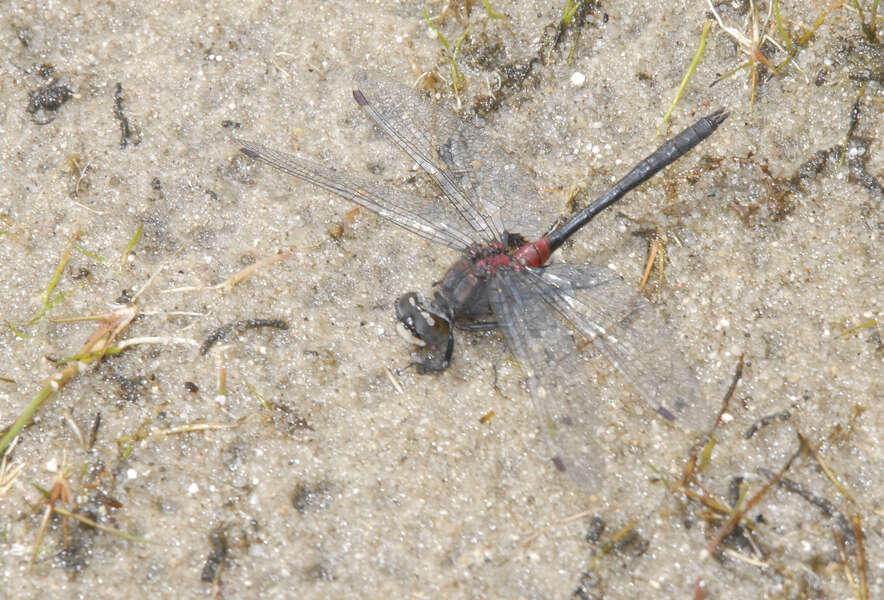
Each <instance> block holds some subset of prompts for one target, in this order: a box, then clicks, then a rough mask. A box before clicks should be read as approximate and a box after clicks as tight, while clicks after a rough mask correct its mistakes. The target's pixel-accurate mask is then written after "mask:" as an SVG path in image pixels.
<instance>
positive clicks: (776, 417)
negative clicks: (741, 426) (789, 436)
mask: <svg viewBox="0 0 884 600" xmlns="http://www.w3.org/2000/svg"><path fill="white" fill-rule="evenodd" d="M790 417H791V415H790V414H789V411H787V410H784V411H782V412H778V413H774V414H772V415H767V416H765V417H761V418H760V419H758V420H757V421H755V422H754V423H753V424H752V427H750V428H749V429H747V430H746V433H744V434H743V437H744V438H746V439H747V440H748V439H749V438H751V437H752V436H753V435H755V434H756V433H758V431H759V430H760V429H763V428H765V427H767V426H768V425H770V424H771V423H773V422H774V421H788V420H789V418H790Z"/></svg>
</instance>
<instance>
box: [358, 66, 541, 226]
mask: <svg viewBox="0 0 884 600" xmlns="http://www.w3.org/2000/svg"><path fill="white" fill-rule="evenodd" d="M354 83H355V86H356V88H357V90H356V91H358V92H359V93H361V94H362V96H364V98H365V100H366V102H367V104H366V105H364V106H363V109H365V110H366V112H367V113H368V115H369V116H370V117H371V118H372V119H373V120H374V122H375V123H376V124H377V125H378V127H380V129H381V130H383V131H384V132H385V133H386V134H387V135H389V136H390V137H391V138H392V139H393V140H394V141H395V142H396V144H398V145H399V147H400V148H402V149H403V150H404V151H405V152H406V153H408V155H409V156H411V157H412V158H413V159H414V160H415V161H416V162H417V163H418V164H419V165H420V166H421V167H422V168H423V169H424V170H425V171H426V172H427V173H428V174H429V175H430V176H431V177H432V178H433V179H434V180H435V181H436V182H437V183H438V184H439V186H440V187H441V188H442V190H443V192H444V193H445V196H446V197H447V198H448V200H449V201H450V202H451V204H452V206H453V207H454V208H455V210H456V211H457V212H458V214H460V216H461V217H462V218H463V219H464V220H465V221H466V222H467V223H469V225H470V227H472V228H473V230H474V231H476V232H477V234H478V235H479V236H481V239H478V240H476V241H491V239H501V234H502V233H503V232H504V231H508V232H510V233H520V234H522V235H523V236H525V237H526V238H529V239H537V238H538V237H540V235H541V234H542V233H543V232H544V231H545V230H544V229H543V226H544V225H545V224H546V223H544V222H543V220H542V218H541V215H538V214H537V213H538V211H537V208H538V207H540V206H542V203H541V202H540V199H539V197H538V195H537V190H536V188H535V187H534V183H533V181H532V177H531V175H530V174H529V172H528V170H527V169H526V168H525V167H524V166H523V165H521V164H520V163H519V161H517V160H516V159H515V158H513V157H512V156H511V155H510V154H509V153H507V152H506V151H504V150H502V149H501V148H500V147H499V146H498V145H497V144H496V143H494V142H493V141H492V140H491V139H489V136H487V135H486V133H485V131H484V130H482V129H480V128H478V127H476V126H474V125H471V124H469V123H466V122H465V121H463V120H461V119H460V118H458V117H457V116H456V115H454V114H452V113H451V112H449V111H448V110H446V109H444V108H441V107H438V106H436V105H434V104H432V103H430V102H429V101H428V100H426V99H424V98H423V97H422V96H421V95H420V94H419V93H417V92H416V91H415V90H413V89H411V88H409V87H407V86H404V85H402V84H400V83H397V82H395V81H393V80H391V79H390V78H388V77H387V76H385V75H383V74H381V73H377V72H374V71H360V72H358V73H357V74H356V75H355V77H354ZM354 96H355V94H354ZM357 102H359V99H358V98H357Z"/></svg>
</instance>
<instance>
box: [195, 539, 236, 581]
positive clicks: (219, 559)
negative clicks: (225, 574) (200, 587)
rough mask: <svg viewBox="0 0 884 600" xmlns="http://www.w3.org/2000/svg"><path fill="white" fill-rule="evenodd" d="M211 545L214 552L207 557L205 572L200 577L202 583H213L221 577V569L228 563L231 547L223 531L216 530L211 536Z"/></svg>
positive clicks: (204, 566)
mask: <svg viewBox="0 0 884 600" xmlns="http://www.w3.org/2000/svg"><path fill="white" fill-rule="evenodd" d="M209 545H210V546H211V547H212V550H211V551H210V552H209V556H208V557H206V564H205V565H203V572H202V574H201V575H200V581H204V582H206V583H213V582H214V581H215V580H216V579H217V578H218V577H220V576H221V569H219V567H221V566H222V565H223V564H224V563H225V562H226V561H227V553H228V551H229V550H230V546H229V545H228V543H227V534H226V533H225V532H224V530H223V529H216V530H214V531H212V532H211V533H210V534H209Z"/></svg>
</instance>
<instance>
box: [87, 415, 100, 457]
mask: <svg viewBox="0 0 884 600" xmlns="http://www.w3.org/2000/svg"><path fill="white" fill-rule="evenodd" d="M100 428H101V411H99V412H97V413H95V420H94V421H92V430H91V431H90V432H89V450H92V448H93V447H94V446H95V441H96V440H97V439H98V430H99V429H100Z"/></svg>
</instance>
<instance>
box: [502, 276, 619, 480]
mask: <svg viewBox="0 0 884 600" xmlns="http://www.w3.org/2000/svg"><path fill="white" fill-rule="evenodd" d="M526 280H527V278H526V277H525V274H524V273H520V272H516V271H513V270H502V271H499V272H498V274H497V275H496V276H495V277H494V279H492V280H491V281H490V282H489V302H490V304H491V307H492V309H493V310H494V314H495V316H496V318H497V323H498V326H499V327H500V329H501V330H502V331H503V333H504V336H505V338H506V342H507V347H508V348H509V350H510V352H512V354H513V355H514V356H515V357H516V360H518V362H519V363H520V364H521V367H522V369H523V371H524V372H525V374H526V375H527V377H528V386H529V388H530V390H531V397H532V399H533V401H534V408H535V411H536V412H537V416H538V417H539V419H540V425H541V429H542V431H543V432H544V435H545V437H546V440H547V442H548V444H549V446H550V448H551V449H552V451H553V463H554V464H555V465H556V467H557V468H558V469H559V470H561V471H565V472H566V473H568V474H569V475H570V476H571V478H572V479H574V481H575V482H576V483H577V484H578V485H579V486H581V487H583V488H587V489H590V488H593V487H596V486H597V485H598V484H599V482H600V479H601V475H602V474H603V472H604V455H603V454H602V452H601V450H600V448H599V447H598V445H597V444H596V442H595V439H594V438H595V436H594V430H595V427H596V421H595V419H594V416H595V415H596V414H597V410H596V409H597V406H596V404H597V399H596V398H595V396H594V395H593V391H592V386H591V385H590V383H589V381H588V379H587V377H586V371H585V368H584V365H583V364H582V360H581V358H580V355H579V354H578V352H577V348H576V345H575V341H574V338H573V336H572V335H571V333H570V332H569V331H568V329H567V328H566V327H565V326H564V325H563V323H562V321H561V320H560V319H559V318H558V317H557V316H556V314H555V312H554V311H553V310H552V309H551V307H550V306H549V305H548V304H547V303H546V302H544V301H543V298H542V296H539V295H538V294H537V291H536V290H534V289H532V288H531V286H530V285H529V286H526V285H525V283H526Z"/></svg>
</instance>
